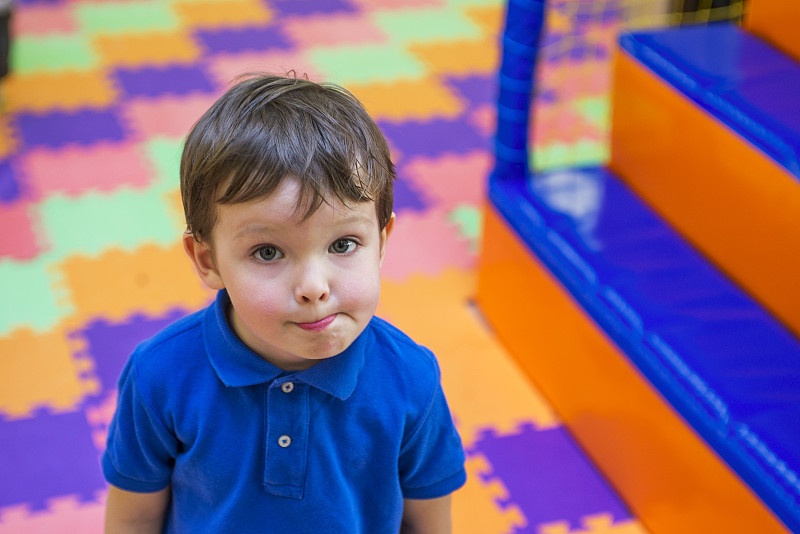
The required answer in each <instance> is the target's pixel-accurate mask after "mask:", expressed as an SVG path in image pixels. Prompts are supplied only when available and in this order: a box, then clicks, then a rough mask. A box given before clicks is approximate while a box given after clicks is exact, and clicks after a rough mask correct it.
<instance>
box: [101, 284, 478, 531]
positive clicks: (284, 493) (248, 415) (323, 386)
mask: <svg viewBox="0 0 800 534" xmlns="http://www.w3.org/2000/svg"><path fill="white" fill-rule="evenodd" d="M229 305H230V300H229V299H228V296H227V293H226V292H225V291H224V290H223V291H221V292H220V293H219V295H218V296H217V300H216V302H215V303H214V304H213V305H211V306H210V307H209V308H207V309H206V310H203V311H200V312H197V313H195V314H193V315H190V316H188V317H186V318H184V319H182V320H180V321H178V322H177V323H175V324H173V325H171V326H169V327H167V328H166V329H165V330H163V331H162V332H161V333H159V334H157V335H156V336H155V337H153V338H152V339H150V340H148V341H146V342H144V343H142V344H141V345H140V346H139V347H137V349H136V351H135V352H134V353H133V355H132V356H131V358H130V360H129V362H128V364H127V365H126V367H125V369H124V370H123V372H122V376H121V378H120V381H119V399H118V403H117V412H116V414H115V416H114V419H113V421H112V423H111V427H110V429H109V436H108V446H107V449H106V452H105V454H104V456H103V459H102V464H103V472H104V474H105V477H106V479H107V480H108V482H109V483H111V484H113V485H114V486H117V487H119V488H122V489H125V490H128V491H135V492H152V491H158V490H161V489H164V488H166V487H167V486H169V485H171V487H172V504H171V505H170V509H169V512H168V518H167V526H166V529H165V532H169V533H172V532H181V533H192V534H194V533H201V532H215V533H216V532H236V533H237V534H238V533H242V534H244V533H248V532H253V533H256V532H258V533H263V532H293V533H302V532H309V533H314V534H324V533H328V532H330V533H336V534H341V533H343V532H346V533H348V534H356V533H364V534H380V533H384V532H385V533H392V534H397V532H398V530H399V528H400V520H401V516H402V509H403V499H404V498H410V499H430V498H435V497H441V496H444V495H447V494H449V493H451V492H453V491H454V490H456V489H458V488H459V487H460V486H461V485H462V484H464V482H465V480H466V473H465V471H464V453H463V450H462V447H461V441H460V439H459V436H458V434H457V432H456V429H455V427H454V425H453V422H452V418H451V416H450V411H449V409H448V407H447V402H446V401H445V397H444V394H443V392H442V388H441V385H440V381H439V367H438V365H437V363H436V359H435V358H434V356H433V354H432V353H431V352H430V351H429V350H428V349H426V348H424V347H421V346H419V345H417V344H416V343H414V342H413V341H412V340H411V339H409V338H408V337H407V336H405V335H404V334H403V333H402V332H400V331H399V330H397V329H396V328H394V327H392V326H391V325H389V324H388V323H386V322H385V321H383V320H381V319H378V318H373V319H372V321H371V322H370V323H369V325H368V326H367V328H366V329H365V330H364V332H363V333H362V334H361V335H360V336H359V337H358V338H357V339H356V340H355V342H353V344H352V345H351V346H350V347H348V348H347V350H345V351H344V352H343V353H341V354H339V355H338V356H335V357H333V358H329V359H326V360H322V361H320V362H319V363H317V364H316V365H314V366H313V367H311V368H310V369H306V370H304V371H293V372H287V371H283V370H281V369H279V368H277V367H275V366H273V365H272V364H270V363H268V362H267V361H265V360H264V359H262V358H260V357H259V356H258V355H257V354H255V353H254V352H252V351H251V350H250V349H249V348H247V347H246V346H245V345H244V344H243V343H242V342H241V341H240V340H239V339H238V338H237V337H236V335H235V334H234V333H233V331H232V330H231V328H230V326H229V324H228V321H227V318H226V317H227V313H226V310H227V308H228V306H229Z"/></svg>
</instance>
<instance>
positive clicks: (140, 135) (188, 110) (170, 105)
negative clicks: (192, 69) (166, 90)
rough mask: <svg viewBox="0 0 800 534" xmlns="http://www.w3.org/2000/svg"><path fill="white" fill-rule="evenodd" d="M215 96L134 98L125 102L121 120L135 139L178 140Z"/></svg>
mask: <svg viewBox="0 0 800 534" xmlns="http://www.w3.org/2000/svg"><path fill="white" fill-rule="evenodd" d="M218 96H219V95H216V94H206V93H203V94H195V95H183V96H178V97H176V96H164V97H159V98H138V99H134V100H131V101H129V102H128V103H127V105H126V107H125V117H126V119H127V122H128V127H129V128H130V131H131V132H132V134H133V138H134V139H136V140H144V139H147V138H150V137H156V136H162V135H163V136H169V137H182V136H184V135H186V133H187V132H188V131H189V129H190V128H191V127H192V125H193V124H194V123H195V122H196V121H197V119H199V118H200V116H201V115H202V114H203V113H205V111H206V110H207V109H208V108H209V107H210V106H211V104H213V103H214V101H215V100H216V99H217V98H218Z"/></svg>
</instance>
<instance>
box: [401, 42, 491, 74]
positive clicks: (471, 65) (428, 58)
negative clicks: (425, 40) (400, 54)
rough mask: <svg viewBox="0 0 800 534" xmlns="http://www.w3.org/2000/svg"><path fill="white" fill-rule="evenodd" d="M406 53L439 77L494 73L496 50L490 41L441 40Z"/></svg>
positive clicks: (416, 47)
mask: <svg viewBox="0 0 800 534" xmlns="http://www.w3.org/2000/svg"><path fill="white" fill-rule="evenodd" d="M409 50H410V51H411V53H412V54H414V55H415V56H416V57H417V58H419V59H420V61H422V62H423V63H425V66H426V67H427V70H428V72H430V73H432V74H438V75H466V74H493V73H495V72H496V71H497V67H498V61H499V49H498V47H497V43H496V42H495V41H494V40H493V39H484V40H480V41H474V40H464V41H443V42H438V43H429V44H416V45H411V46H409Z"/></svg>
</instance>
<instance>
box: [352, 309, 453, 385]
mask: <svg viewBox="0 0 800 534" xmlns="http://www.w3.org/2000/svg"><path fill="white" fill-rule="evenodd" d="M370 329H371V330H372V332H373V335H374V345H373V351H374V352H377V353H378V354H377V355H378V356H380V357H379V358H372V357H371V356H368V357H367V361H379V362H381V363H382V364H383V365H386V366H389V367H390V368H392V369H393V370H394V371H395V372H397V373H402V374H404V375H407V376H410V377H416V378H415V379H416V380H421V379H422V378H423V377H425V376H428V377H430V379H431V381H432V382H433V383H436V382H438V381H439V379H440V371H439V363H438V361H437V360H436V356H434V354H433V352H432V351H431V350H430V349H429V348H427V347H425V346H423V345H420V344H418V343H417V342H416V341H414V340H413V339H411V337H409V336H408V335H407V334H406V333H405V332H403V331H402V330H400V329H399V328H397V327H396V326H394V325H392V324H391V323H389V322H388V321H386V320H385V319H381V318H380V317H373V319H372V321H371V322H370Z"/></svg>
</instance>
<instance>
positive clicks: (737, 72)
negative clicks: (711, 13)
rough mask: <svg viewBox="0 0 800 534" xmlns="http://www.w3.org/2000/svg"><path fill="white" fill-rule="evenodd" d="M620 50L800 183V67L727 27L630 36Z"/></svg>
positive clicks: (720, 25)
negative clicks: (762, 152)
mask: <svg viewBox="0 0 800 534" xmlns="http://www.w3.org/2000/svg"><path fill="white" fill-rule="evenodd" d="M620 45H621V46H622V48H623V49H625V50H626V51H627V52H628V53H629V54H630V55H631V56H633V57H635V58H636V59H637V60H639V61H640V62H642V63H643V64H644V65H645V66H647V67H648V68H649V69H651V70H652V71H653V72H655V73H657V74H658V75H659V76H661V77H662V78H664V79H665V80H666V81H667V82H668V83H670V84H672V85H673V86H674V87H675V88H676V89H678V90H679V91H681V92H682V93H684V94H685V95H686V96H687V97H689V98H691V99H692V100H693V101H695V102H696V103H697V104H698V105H700V106H701V107H703V108H705V109H706V110H707V111H708V112H709V113H710V114H711V115H712V116H714V117H716V118H717V119H718V120H721V121H722V122H724V123H725V124H727V125H728V126H730V127H731V128H733V129H734V130H735V131H736V132H738V133H739V134H740V135H742V136H743V137H745V138H746V139H747V140H748V141H750V142H751V143H752V144H753V145H755V146H757V147H758V148H760V149H761V150H763V151H764V152H765V153H766V154H768V155H769V156H770V157H771V158H772V159H774V160H775V161H777V162H778V163H780V164H781V165H783V166H784V167H785V168H786V169H787V170H788V171H789V172H790V173H792V174H793V175H794V176H796V177H798V178H800V64H798V63H797V61H796V60H795V59H794V58H792V57H791V56H789V55H787V54H785V53H784V52H781V51H780V50H778V49H777V48H775V47H773V46H772V45H770V44H768V43H766V42H765V41H763V40H761V39H759V38H758V37H755V36H753V35H751V34H749V33H747V32H746V31H744V30H742V29H741V28H739V27H738V26H735V25H733V24H728V23H719V24H712V25H709V26H696V27H682V28H680V29H679V30H675V29H672V30H658V31H648V32H638V33H634V34H626V35H623V36H621V37H620Z"/></svg>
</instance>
